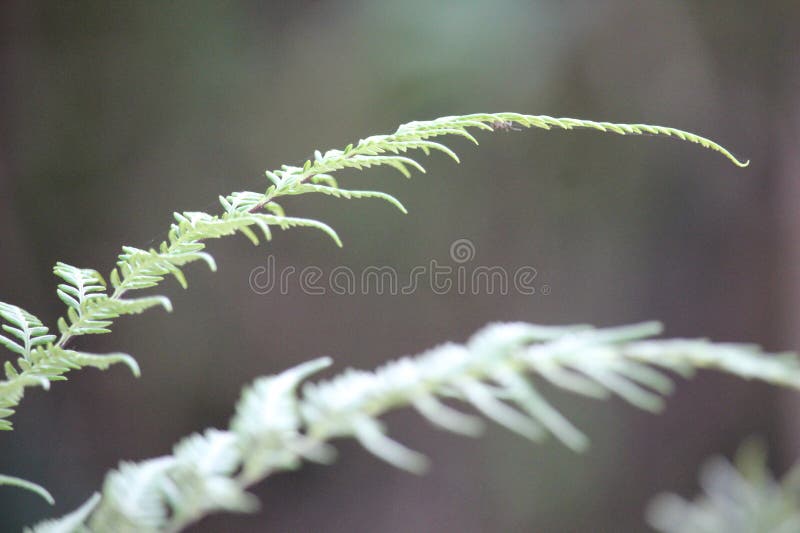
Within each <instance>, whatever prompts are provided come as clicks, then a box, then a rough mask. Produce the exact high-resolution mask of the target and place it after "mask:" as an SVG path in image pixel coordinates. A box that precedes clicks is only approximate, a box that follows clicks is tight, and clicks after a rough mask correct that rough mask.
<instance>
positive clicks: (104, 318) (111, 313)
mask: <svg viewBox="0 0 800 533" xmlns="http://www.w3.org/2000/svg"><path fill="white" fill-rule="evenodd" d="M517 126H521V127H527V128H530V127H535V128H541V129H545V130H547V129H552V128H560V129H565V130H570V129H576V128H584V129H593V130H598V131H602V132H613V133H617V134H620V135H645V134H646V135H660V136H667V137H675V138H678V139H682V140H684V141H687V142H692V143H697V144H700V145H701V146H703V147H705V148H708V149H711V150H715V151H717V152H720V153H722V154H723V155H725V156H726V157H728V158H729V159H731V160H732V161H733V162H734V163H736V164H737V165H739V166H744V165H746V163H742V162H740V161H738V160H737V159H736V158H735V157H733V155H731V153H730V152H729V151H727V150H726V149H724V148H723V147H721V146H720V145H719V144H717V143H715V142H713V141H710V140H708V139H706V138H704V137H700V136H698V135H694V134H691V133H688V132H684V131H681V130H677V129H674V128H666V127H662V126H649V125H643V124H615V123H610V122H594V121H588V120H578V119H570V118H553V117H549V116H545V115H542V116H535V115H522V114H517V113H495V114H486V113H484V114H473V115H465V116H452V117H442V118H438V119H435V120H430V121H417V122H410V123H407V124H403V125H401V126H400V127H399V128H398V129H397V131H395V132H394V133H392V134H386V135H373V136H370V137H367V138H365V139H362V140H360V141H359V142H358V143H355V144H350V145H348V146H347V147H345V148H344V149H343V150H328V151H326V152H325V153H324V154H323V153H322V152H320V151H318V150H317V151H315V152H314V158H313V160H308V161H306V162H305V163H304V164H303V165H302V166H290V165H283V166H282V167H281V168H280V169H278V170H273V171H267V172H266V177H267V180H268V181H269V184H268V186H267V188H266V191H265V192H264V193H257V192H237V193H232V194H230V195H229V196H227V197H220V203H221V205H222V212H221V213H220V214H218V215H212V214H209V213H202V212H193V211H189V212H184V213H175V215H174V218H175V222H174V223H173V224H172V225H171V226H170V229H169V233H168V237H167V239H166V240H164V241H163V242H161V243H160V244H158V245H157V246H155V247H154V248H150V249H147V250H145V249H140V248H136V247H133V246H124V247H123V248H122V252H121V253H120V255H119V257H118V259H117V265H116V268H114V269H113V270H112V271H111V273H110V274H109V276H108V280H109V283H110V285H111V288H112V289H113V292H112V293H111V294H108V293H107V292H106V283H105V280H104V278H103V276H101V275H100V274H99V273H98V272H97V271H95V270H91V269H81V268H77V267H73V266H70V265H66V264H64V263H58V264H57V265H56V267H55V269H54V272H55V273H56V275H58V276H59V277H60V278H62V280H63V281H64V283H62V284H60V285H59V287H58V291H57V292H58V296H59V298H61V300H62V301H63V302H64V303H65V304H66V306H67V312H66V317H62V318H60V319H59V320H58V323H57V325H58V330H59V332H60V336H59V337H58V339H57V341H55V339H53V338H52V336H50V335H47V334H46V329H41V328H43V326H41V323H40V322H36V324H38V325H33V326H32V327H33V328H34V329H32V330H30V331H26V330H25V329H24V328H21V327H19V326H17V325H14V324H13V323H10V324H11V325H8V326H7V325H3V329H5V330H6V331H7V332H9V333H11V337H8V336H1V335H0V344H3V345H4V346H6V347H7V348H9V349H11V350H12V351H15V352H16V353H17V354H19V355H23V357H25V356H26V354H29V352H30V350H31V349H32V348H41V347H44V348H43V349H44V352H43V353H40V354H39V356H38V363H36V364H35V365H34V366H33V367H31V369H30V371H26V372H21V373H18V374H17V375H13V374H9V373H8V372H7V377H8V376H11V377H8V380H7V381H5V382H0V409H11V408H13V407H14V406H15V405H16V404H17V403H18V401H19V399H20V398H21V390H22V389H24V388H25V387H28V386H35V385H41V382H40V379H41V378H42V376H47V375H51V374H50V373H49V371H46V370H44V369H45V368H46V367H47V365H51V366H55V367H59V368H60V366H59V365H61V363H59V362H50V361H49V358H58V357H59V356H60V355H59V354H58V353H57V352H56V351H55V348H64V347H66V346H67V344H68V343H69V342H71V341H72V339H74V338H75V337H77V336H81V335H89V334H104V333H108V332H109V331H110V328H111V326H112V324H113V321H114V319H116V318H117V317H119V316H122V315H126V314H132V313H140V312H143V311H145V310H147V309H150V308H152V307H157V306H161V307H164V308H165V309H166V310H168V311H169V310H170V309H171V304H170V303H169V300H168V299H167V298H166V297H164V296H148V297H146V298H126V297H125V295H126V294H127V293H128V292H130V291H134V290H142V289H147V288H151V287H155V286H157V285H158V284H159V283H161V282H162V281H163V280H164V278H165V277H167V276H172V277H174V278H175V279H176V280H177V281H178V283H179V284H180V285H181V286H183V287H184V288H185V287H186V286H187V280H186V276H185V274H184V272H183V267H185V266H187V265H188V264H190V263H193V262H196V261H203V262H205V263H206V264H207V265H208V267H209V268H210V269H211V270H215V269H216V263H215V261H214V258H213V257H212V256H211V255H210V254H208V252H206V251H205V243H204V242H203V241H205V240H208V239H216V238H221V237H225V236H228V235H233V234H235V233H241V234H243V235H244V236H246V237H247V238H248V239H250V240H251V241H252V242H253V243H254V244H258V242H259V236H258V234H257V233H256V230H257V231H260V233H261V234H263V236H264V238H265V239H266V240H269V239H270V238H271V235H272V234H271V227H280V228H282V229H288V228H292V227H299V226H304V227H312V228H315V229H319V230H321V231H323V232H325V233H326V234H327V235H329V236H330V237H331V238H332V239H333V240H334V242H336V244H337V245H339V246H341V241H340V239H339V237H338V235H337V234H336V232H335V231H334V230H333V229H332V228H331V227H330V226H328V225H326V224H324V223H322V222H319V221H316V220H313V219H306V218H298V217H290V216H287V215H286V214H285V213H284V212H283V209H282V208H281V207H280V205H278V204H277V203H276V200H277V199H278V198H280V197H281V196H288V195H297V194H304V193H322V194H328V195H331V196H339V197H342V198H378V199H382V200H385V201H387V202H389V203H391V204H393V205H394V206H396V207H397V208H398V209H400V210H401V211H403V212H405V207H403V205H402V203H400V201H399V200H397V199H396V198H394V197H393V196H391V195H389V194H386V193H383V192H380V191H349V190H345V189H340V188H339V187H338V183H337V182H336V179H335V178H334V177H333V176H332V174H333V173H335V172H336V171H337V170H342V169H347V168H355V169H362V168H370V167H374V166H388V167H392V168H395V169H396V170H398V171H400V172H401V173H402V174H403V175H405V176H410V175H411V172H410V171H411V169H416V170H419V171H420V172H424V168H423V167H422V165H420V164H419V163H418V162H417V161H416V160H414V159H413V158H411V157H408V156H407V155H405V154H407V153H410V152H411V151H412V150H419V151H421V152H422V153H423V154H425V155H428V154H430V153H431V152H432V151H439V152H442V153H444V154H446V155H447V156H449V157H451V158H453V159H454V160H456V161H458V156H457V155H456V154H455V152H453V151H452V150H451V149H450V148H448V147H447V146H445V145H444V144H441V143H439V142H436V141H433V140H431V139H433V138H436V137H442V136H447V135H452V136H461V137H464V138H467V139H469V140H470V141H472V142H475V143H477V139H476V138H475V137H474V135H473V134H472V133H471V132H470V131H469V130H470V129H476V130H484V131H497V130H510V129H519V128H517ZM401 154H403V155H401ZM5 305H8V304H5ZM12 308H13V309H18V308H14V307H13V306H10V307H9V308H8V309H12ZM9 312H10V311H9ZM12 314H13V313H12ZM3 316H4V318H6V320H17V321H20V320H22V321H23V322H24V321H25V320H29V318H25V317H24V316H23V318H19V317H18V316H17V315H16V314H14V317H15V318H13V319H8V318H7V317H5V315H3ZM34 318H35V317H34ZM32 324H33V323H32ZM9 328H10V329H9ZM37 328H38V329H37ZM12 337H16V338H17V339H18V340H19V341H21V342H18V341H16V340H14V339H13V338H12ZM53 341H55V343H54V348H53V349H51V348H50V347H49V343H51V342H53ZM28 344H29V345H28ZM37 365H40V366H41V367H42V368H41V369H40V368H37ZM554 372H556V373H557V372H558V371H557V370H556V371H554ZM60 375H61V374H58V376H60ZM596 378H597V379H606V380H607V379H613V377H612V378H609V377H607V376H596ZM566 379H569V378H566ZM624 390H625V391H626V392H623V394H627V395H628V396H629V397H630V398H634V397H635V398H637V399H638V401H640V402H643V403H644V404H648V405H650V406H651V407H653V408H655V407H657V405H656V404H657V402H656V401H655V400H653V399H652V398H650V397H649V396H647V395H645V394H643V393H641V392H640V391H639V390H638V389H637V388H634V387H632V386H625V389H624ZM3 391H8V394H10V396H7V395H4V393H3ZM2 412H5V411H2ZM3 424H4V423H3V422H2V421H1V420H0V427H3Z"/></svg>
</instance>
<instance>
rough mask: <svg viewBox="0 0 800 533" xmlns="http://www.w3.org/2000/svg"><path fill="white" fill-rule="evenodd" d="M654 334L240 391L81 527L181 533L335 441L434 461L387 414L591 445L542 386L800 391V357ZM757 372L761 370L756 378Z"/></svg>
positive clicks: (526, 337) (117, 487)
mask: <svg viewBox="0 0 800 533" xmlns="http://www.w3.org/2000/svg"><path fill="white" fill-rule="evenodd" d="M659 331H660V326H659V325H658V324H657V323H653V322H649V323H643V324H637V325H633V326H625V327H619V328H608V329H592V328H588V327H585V326H571V327H566V328H564V327H547V326H536V325H532V324H525V323H508V324H494V325H490V326H487V327H486V328H484V329H483V330H481V331H479V332H478V333H476V334H475V335H474V336H473V337H472V338H471V339H469V341H468V342H467V343H466V344H463V345H460V344H452V343H449V344H444V345H442V346H439V347H437V348H434V349H432V350H429V351H427V352H425V353H423V354H421V355H419V356H416V357H406V358H402V359H399V360H397V361H393V362H390V363H388V364H386V365H384V366H382V367H380V368H378V369H377V370H375V371H374V372H367V371H360V370H352V369H351V370H346V371H345V372H343V373H342V374H341V375H339V376H338V377H335V378H333V379H331V380H328V381H322V382H319V383H306V384H305V385H304V386H303V387H302V389H301V390H300V391H298V387H299V385H300V383H301V382H302V381H303V380H305V379H306V378H307V377H308V376H310V375H311V374H313V373H315V372H317V371H319V370H321V369H323V368H325V367H327V366H328V365H329V364H330V359H328V358H321V359H317V360H314V361H310V362H308V363H305V364H302V365H300V366H298V367H295V368H293V369H291V370H288V371H286V372H284V373H282V374H279V375H277V376H270V377H263V378H259V379H258V380H256V381H255V382H254V383H253V385H251V386H250V387H247V388H246V389H245V390H244V392H243V394H242V397H241V399H240V401H239V402H238V405H237V407H236V412H235V415H234V416H233V418H232V420H231V423H230V427H229V429H228V430H227V431H221V430H207V431H206V432H204V433H202V434H194V435H191V436H190V437H187V438H185V439H183V440H182V441H181V442H180V443H179V444H178V445H176V446H175V448H174V449H173V454H172V455H170V456H165V457H161V458H157V459H153V460H149V461H144V462H142V463H138V464H134V463H123V464H122V465H121V466H120V468H119V469H118V470H116V471H113V472H111V473H109V474H108V476H107V477H106V481H105V483H104V485H103V491H102V497H101V500H100V502H99V504H98V505H97V507H96V508H95V511H93V512H92V513H91V514H90V515H89V516H87V517H86V520H85V522H84V525H85V527H86V530H87V531H107V530H109V529H114V530H115V531H142V532H156V531H177V530H179V529H181V528H182V527H185V526H186V525H188V524H191V523H192V522H194V521H196V520H198V519H199V518H201V517H203V516H205V515H207V514H210V513H212V512H219V511H236V512H241V511H249V510H253V509H255V508H256V502H255V500H254V499H253V496H252V495H250V494H249V493H248V492H247V491H246V489H247V488H248V487H249V486H250V485H252V484H253V483H256V482H257V481H259V480H261V479H263V478H265V477H267V476H269V475H271V474H273V473H275V472H279V471H284V470H294V469H297V468H299V467H300V466H301V465H302V463H303V462H304V461H305V460H311V461H316V462H322V463H326V462H330V461H331V460H332V459H333V457H334V452H333V449H332V448H331V447H330V445H329V444H328V442H329V441H331V440H332V439H334V438H340V437H351V438H354V439H356V440H358V441H359V442H360V443H361V444H362V446H363V447H364V448H365V449H366V450H368V451H369V452H371V453H372V454H374V455H375V456H377V457H379V458H381V459H383V460H385V461H387V462H389V463H391V464H393V465H394V466H397V467H399V468H402V469H405V470H409V471H412V472H421V471H423V470H424V468H425V466H426V465H427V459H426V458H425V457H424V456H423V455H421V454H420V453H419V452H416V451H413V450H410V449H408V448H406V447H405V446H404V445H402V444H400V443H399V442H396V441H395V440H393V439H391V438H390V437H389V436H388V435H387V432H386V429H385V427H384V424H383V423H382V422H381V420H380V419H379V417H381V416H382V415H383V414H385V413H387V412H388V411H391V410H394V409H398V408H401V407H406V406H412V407H414V408H416V410H417V411H418V412H419V413H420V414H421V415H422V416H423V417H425V418H426V419H428V420H429V421H430V422H432V423H433V424H434V425H435V426H437V427H441V428H444V429H447V430H450V431H454V432H457V433H463V434H469V435H475V434H477V433H478V432H479V431H480V429H481V427H482V424H481V422H480V419H479V418H477V417H475V416H474V415H471V414H466V413H462V412H461V411H460V410H457V409H455V408H454V407H450V406H448V405H445V404H444V403H442V401H441V400H442V399H446V400H449V401H454V400H455V401H457V402H461V403H462V404H467V405H471V406H472V407H474V408H475V409H476V410H477V411H478V412H479V413H481V414H483V415H484V416H485V417H486V418H489V419H491V420H494V421H495V422H497V423H498V424H500V425H503V426H506V427H508V428H509V429H511V430H512V431H515V432H517V433H520V434H521V435H523V436H525V437H527V438H530V439H532V440H540V439H542V438H544V437H546V436H547V435H553V436H554V437H556V438H557V439H559V440H560V441H562V442H563V443H564V444H565V445H567V446H568V447H570V448H572V449H575V450H582V449H584V448H585V447H586V445H587V443H588V441H587V439H586V437H585V436H584V435H583V433H581V432H580V431H579V430H578V429H577V428H576V427H575V426H573V425H572V423H571V422H570V421H568V420H567V419H566V417H564V416H563V415H561V414H560V413H559V412H558V410H557V409H555V408H554V407H552V406H551V405H550V404H549V403H547V402H546V400H545V399H544V397H543V396H542V395H541V394H540V393H539V392H538V391H537V389H536V388H535V386H534V383H533V378H538V379H542V380H546V381H549V382H551V383H553V384H554V385H556V386H557V387H560V388H563V389H565V390H567V391H570V392H580V393H586V394H588V395H589V396H598V395H602V394H615V395H617V396H619V397H621V398H622V399H624V400H626V401H628V402H629V403H631V404H632V405H634V406H636V407H640V408H643V409H656V408H660V407H661V399H662V396H663V395H664V394H667V393H668V392H669V391H670V390H671V387H672V379H671V378H670V376H669V375H667V374H666V373H665V372H664V371H665V370H669V371H672V370H678V371H680V372H683V371H686V370H687V369H689V370H694V369H696V368H713V369H716V370H721V371H724V372H728V373H731V374H733V375H736V376H742V377H745V378H752V379H760V380H764V381H767V382H770V383H776V384H779V385H785V386H790V387H793V388H800V366H798V360H797V358H795V357H794V356H791V357H790V356H788V355H785V354H784V355H781V356H774V355H769V354H765V353H762V352H761V351H760V350H758V349H757V348H755V347H753V346H750V345H738V344H715V343H712V342H709V341H705V340H677V341H670V340H643V339H644V338H646V337H650V336H652V335H654V334H656V333H658V332H659ZM761 367H763V368H765V369H766V370H764V371H758V370H755V369H757V368H761ZM777 370H780V372H777ZM554 376H558V377H556V378H554Z"/></svg>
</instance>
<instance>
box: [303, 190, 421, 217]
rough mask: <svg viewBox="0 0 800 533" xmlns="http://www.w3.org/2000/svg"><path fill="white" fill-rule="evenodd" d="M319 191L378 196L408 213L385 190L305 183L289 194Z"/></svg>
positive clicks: (351, 195)
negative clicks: (364, 189)
mask: <svg viewBox="0 0 800 533" xmlns="http://www.w3.org/2000/svg"><path fill="white" fill-rule="evenodd" d="M310 192H311V193H314V192H315V193H320V194H326V195H328V196H334V197H336V198H347V199H350V198H379V199H381V200H385V201H387V202H389V203H390V204H392V205H393V206H395V207H396V208H397V209H399V210H400V211H402V212H403V213H404V214H406V213H408V210H406V208H405V206H404V205H403V204H402V203H400V200H398V199H397V198H395V197H394V196H392V195H391V194H387V193H385V192H380V191H351V190H347V189H340V188H338V187H330V186H327V185H316V184H313V183H305V184H303V185H298V186H297V187H296V188H295V190H294V191H293V192H292V193H291V194H305V193H310Z"/></svg>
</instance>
